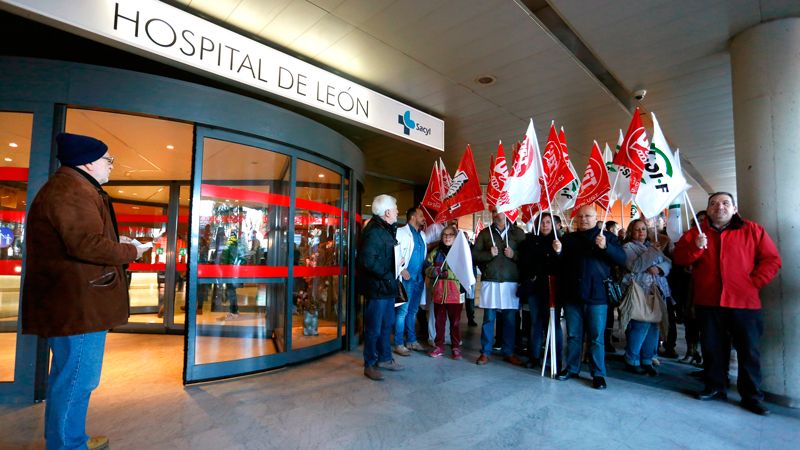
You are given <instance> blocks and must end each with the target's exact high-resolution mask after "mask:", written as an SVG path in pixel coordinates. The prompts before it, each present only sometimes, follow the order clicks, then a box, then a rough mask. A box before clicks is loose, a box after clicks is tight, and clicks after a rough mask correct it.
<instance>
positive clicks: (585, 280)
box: [358, 192, 781, 415]
mask: <svg viewBox="0 0 800 450" xmlns="http://www.w3.org/2000/svg"><path fill="white" fill-rule="evenodd" d="M372 212H373V214H374V215H373V217H372V219H371V220H370V221H369V223H368V224H367V225H366V227H365V229H364V231H363V234H362V241H361V245H360V247H359V254H358V268H359V272H358V277H359V280H360V288H361V293H362V294H363V295H364V296H365V298H366V299H367V304H366V314H365V344H364V375H365V376H366V377H368V378H370V379H372V380H383V379H384V375H383V373H382V370H389V371H398V370H402V369H403V366H402V365H400V364H399V363H398V362H397V361H396V360H395V359H394V357H393V353H394V354H396V355H400V356H409V355H410V354H411V351H412V350H416V351H424V352H427V354H428V356H430V357H434V358H436V357H441V356H444V355H445V354H446V350H447V349H446V344H447V343H448V342H449V344H450V351H451V353H450V355H451V356H452V358H453V359H456V360H461V359H463V354H462V348H461V346H462V340H461V331H460V325H461V315H462V310H463V305H464V304H465V303H467V304H468V306H469V299H471V298H475V297H477V299H478V306H479V307H480V308H482V310H483V322H482V324H481V338H480V354H479V356H478V358H477V360H476V361H475V362H476V363H477V364H478V365H485V364H487V363H489V362H490V361H491V358H492V355H493V354H499V355H500V357H501V358H502V359H503V360H504V361H506V362H508V363H511V364H514V365H519V366H527V367H529V368H540V367H542V366H543V365H544V366H547V365H548V364H551V363H550V362H548V361H546V360H545V359H544V358H543V356H544V352H545V347H546V345H547V344H546V343H545V336H546V335H547V334H548V324H549V323H550V320H549V318H550V314H551V312H550V311H554V312H555V317H556V318H557V319H556V322H555V323H556V324H559V326H555V327H554V328H555V329H554V330H553V332H554V334H555V338H554V339H553V341H554V342H555V350H554V351H553V355H554V356H555V357H554V358H552V359H550V361H554V365H555V369H554V370H553V373H556V374H557V375H556V378H557V379H559V380H568V379H570V378H577V377H578V376H579V374H580V372H581V367H582V363H583V362H584V361H586V362H588V368H589V373H590V376H591V379H592V386H593V387H594V388H595V389H606V388H607V382H606V362H605V357H606V353H609V352H614V353H615V352H616V349H615V347H614V345H613V341H614V340H615V339H616V336H614V334H613V330H614V325H615V323H619V325H620V329H621V331H624V335H625V349H624V364H625V368H626V370H628V371H630V372H632V373H635V374H640V375H649V376H658V374H659V371H658V367H657V366H658V363H659V360H658V358H659V357H661V358H678V357H679V355H678V353H677V352H676V345H677V338H678V333H677V324H678V323H679V322H680V323H684V324H685V331H686V333H685V336H686V349H687V352H686V355H685V357H684V359H685V361H687V362H692V363H695V364H697V365H699V364H700V363H701V362H703V363H704V364H703V370H702V371H700V376H701V377H702V378H703V380H704V384H705V388H704V389H703V390H702V391H701V392H699V393H698V394H697V397H698V398H699V399H700V400H712V399H724V398H727V373H728V370H729V362H730V354H731V350H732V349H735V350H736V352H737V357H738V372H739V373H738V377H737V388H738V392H739V394H740V396H741V403H740V404H741V406H742V407H743V408H745V409H747V410H748V411H751V412H753V413H756V414H759V415H767V414H769V410H768V409H767V408H766V407H765V406H764V404H763V393H762V391H761V389H760V384H761V368H760V356H759V342H760V337H761V334H762V333H763V324H762V314H761V301H760V299H759V289H761V288H762V287H763V286H765V285H766V284H767V283H769V282H770V281H771V280H772V278H774V277H775V275H776V274H777V272H778V270H779V269H780V266H781V260H780V256H779V254H778V251H777V248H776V247H775V244H774V243H773V241H772V240H771V238H770V237H769V235H768V234H767V233H766V231H765V230H764V228H763V227H761V226H760V225H758V224H757V223H755V222H751V221H748V220H745V219H743V218H742V217H741V216H740V215H739V214H738V211H737V209H736V204H735V199H734V197H733V195H731V194H729V193H726V192H718V193H714V194H711V195H710V196H709V199H708V205H707V211H701V212H700V213H699V214H697V216H696V217H695V219H694V222H693V224H692V228H690V229H689V230H688V231H687V232H685V233H684V234H683V235H682V237H681V238H680V239H679V240H678V242H677V243H674V242H672V241H671V240H670V238H669V236H668V235H667V233H666V231H665V218H664V216H663V214H662V215H661V216H660V217H656V218H655V219H653V220H647V219H635V220H632V221H631V222H630V223H629V224H628V226H627V228H626V229H623V228H622V227H620V225H619V224H617V223H616V222H606V223H604V224H603V223H602V222H601V221H599V220H598V214H597V211H596V209H595V208H594V206H584V207H582V208H580V209H579V210H578V211H577V212H576V213H575V216H574V223H575V229H574V230H567V229H566V227H563V226H562V222H561V218H559V217H558V216H554V215H551V214H549V213H542V214H540V215H539V216H538V217H537V218H536V220H535V221H534V223H533V224H532V225H533V226H532V231H530V232H528V233H526V232H525V231H524V230H523V228H522V227H521V226H519V225H517V224H516V223H514V222H511V221H509V220H508V219H507V218H506V215H505V214H504V213H499V212H497V211H496V210H493V211H492V223H491V224H490V225H489V226H488V227H486V228H484V229H483V230H481V231H480V233H478V234H477V236H475V239H474V244H472V245H471V256H472V264H473V265H474V267H477V269H478V270H479V271H480V275H481V278H480V283H478V289H477V290H478V292H479V295H478V296H475V295H474V294H475V286H471V288H469V289H468V288H466V287H465V286H464V285H463V283H462V282H461V280H459V278H458V277H457V276H456V274H455V271H454V270H453V268H452V267H450V266H449V264H448V262H449V261H450V260H449V259H448V258H447V255H448V253H449V252H450V250H451V248H452V247H453V245H454V242H455V241H456V239H457V237H458V233H459V231H458V229H457V227H456V226H455V225H454V224H452V223H448V224H435V225H431V226H428V227H426V226H425V221H424V218H423V215H422V213H421V211H420V210H419V209H417V208H411V209H409V210H408V212H407V214H406V219H407V224H406V225H405V226H402V227H399V228H398V227H397V223H396V222H397V215H398V211H397V204H396V200H395V199H394V198H393V197H391V196H388V195H379V196H377V197H376V198H375V199H374V200H373V202H372ZM615 285H618V286H620V287H621V289H618V292H619V293H622V295H615V294H614V292H613V291H614V286H615ZM400 290H402V291H403V292H404V294H405V295H402V294H401V293H400ZM619 297H622V301H621V303H617V301H619V300H620V298H619ZM398 298H402V300H398ZM406 299H407V301H405V300H406ZM396 302H397V305H398V306H397V307H395V305H396ZM421 304H423V305H425V307H426V308H427V310H428V316H429V317H430V319H431V320H430V321H431V322H432V324H433V326H432V327H430V329H429V334H430V336H431V340H430V341H432V348H426V347H425V346H423V345H421V344H420V342H419V341H418V339H417V336H416V322H417V311H418V310H419V309H420V305H421ZM467 309H468V312H467V316H468V319H469V322H470V325H473V324H474V325H477V323H475V322H474V308H472V309H473V311H472V312H471V313H470V308H467ZM562 317H563V319H564V322H566V342H565V343H564V342H563V336H562V330H561V326H560V323H561V318H562ZM447 323H449V328H448V327H447ZM392 339H393V340H394V346H392V344H391V342H392ZM525 341H527V342H525ZM521 343H522V344H521ZM698 347H699V348H698ZM701 349H702V351H701Z"/></svg>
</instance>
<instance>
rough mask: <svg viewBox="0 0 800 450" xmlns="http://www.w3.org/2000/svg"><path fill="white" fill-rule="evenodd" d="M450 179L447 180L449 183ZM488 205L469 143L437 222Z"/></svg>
mask: <svg viewBox="0 0 800 450" xmlns="http://www.w3.org/2000/svg"><path fill="white" fill-rule="evenodd" d="M447 182H448V180H445V183H447ZM484 209H486V207H485V206H484V204H483V199H482V192H481V183H480V180H478V171H477V170H476V169H475V159H474V158H473V157H472V149H471V148H470V147H469V145H467V150H466V151H464V155H463V156H462V157H461V162H460V163H458V169H457V170H456V173H455V174H454V175H453V178H452V180H450V181H449V188H448V190H447V193H446V194H445V196H444V200H443V201H442V209H441V210H440V211H439V213H438V214H436V219H435V220H436V222H437V223H438V222H446V221H448V220H451V219H455V218H458V217H461V216H466V215H467V214H471V213H474V212H478V211H483V210H484Z"/></svg>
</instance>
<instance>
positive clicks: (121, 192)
mask: <svg viewBox="0 0 800 450" xmlns="http://www.w3.org/2000/svg"><path fill="white" fill-rule="evenodd" d="M117 192H119V193H120V194H124V193H125V191H123V190H122V189H119V190H117Z"/></svg>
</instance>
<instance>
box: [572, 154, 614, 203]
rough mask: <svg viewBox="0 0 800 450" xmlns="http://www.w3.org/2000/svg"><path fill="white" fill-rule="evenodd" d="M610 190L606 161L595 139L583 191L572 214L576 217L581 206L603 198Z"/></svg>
mask: <svg viewBox="0 0 800 450" xmlns="http://www.w3.org/2000/svg"><path fill="white" fill-rule="evenodd" d="M610 190H611V183H610V182H609V180H608V172H607V171H606V163H605V161H603V154H602V153H600V147H599V146H598V145H597V141H594V145H593V146H592V153H591V155H589V164H588V165H587V166H586V171H585V172H584V173H583V181H582V182H581V192H580V194H578V200H576V201H575V208H574V209H573V210H572V216H573V217H575V214H577V212H578V210H579V209H580V208H581V207H583V206H586V205H591V204H592V203H594V202H596V201H598V200H601V199H602V197H603V196H605V195H606V194H608V192H609V191H610ZM607 205H608V204H607V203H606V205H603V208H605V207H606V206H607Z"/></svg>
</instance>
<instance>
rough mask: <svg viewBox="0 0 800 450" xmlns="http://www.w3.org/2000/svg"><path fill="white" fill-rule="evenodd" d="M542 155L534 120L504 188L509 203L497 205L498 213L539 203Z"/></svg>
mask: <svg viewBox="0 0 800 450" xmlns="http://www.w3.org/2000/svg"><path fill="white" fill-rule="evenodd" d="M541 160H542V157H541V153H540V151H539V142H538V141H537V140H536V130H534V128H533V119H531V120H530V122H529V123H528V130H527V131H526V132H525V139H524V140H523V141H522V144H521V145H520V147H519V149H518V150H517V153H516V155H514V162H513V164H512V165H511V170H510V171H509V174H508V179H507V180H506V185H505V187H504V189H505V191H506V192H507V193H508V203H506V204H503V205H497V211H499V212H506V211H511V210H513V209H517V208H519V207H520V206H522V205H525V204H528V203H535V202H537V201H539V196H540V194H541V189H540V186H539V178H540V177H541V176H542V168H541Z"/></svg>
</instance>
